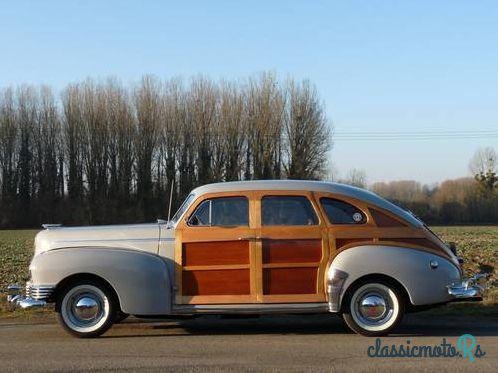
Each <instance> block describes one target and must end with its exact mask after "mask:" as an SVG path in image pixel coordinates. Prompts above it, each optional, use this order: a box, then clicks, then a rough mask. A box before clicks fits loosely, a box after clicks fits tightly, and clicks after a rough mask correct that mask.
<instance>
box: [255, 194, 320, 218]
mask: <svg viewBox="0 0 498 373" xmlns="http://www.w3.org/2000/svg"><path fill="white" fill-rule="evenodd" d="M261 219H262V224H263V225H316V224H318V218H317V217H316V214H315V211H314V210H313V206H312V205H311V202H310V201H309V199H308V198H306V197H304V196H266V197H263V198H262V199H261Z"/></svg>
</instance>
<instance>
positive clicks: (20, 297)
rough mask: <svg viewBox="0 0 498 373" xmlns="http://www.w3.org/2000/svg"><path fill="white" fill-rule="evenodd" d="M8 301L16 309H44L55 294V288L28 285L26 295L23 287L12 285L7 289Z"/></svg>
mask: <svg viewBox="0 0 498 373" xmlns="http://www.w3.org/2000/svg"><path fill="white" fill-rule="evenodd" d="M7 291H8V295H7V301H8V302H9V303H10V304H11V305H12V306H14V307H16V306H18V307H21V308H33V307H43V306H45V305H46V304H47V301H48V300H49V299H50V297H51V296H52V294H53V292H54V287H53V286H35V285H32V284H31V283H29V282H28V283H27V284H26V287H25V293H24V294H23V287H22V286H19V285H10V286H9V287H8V288H7Z"/></svg>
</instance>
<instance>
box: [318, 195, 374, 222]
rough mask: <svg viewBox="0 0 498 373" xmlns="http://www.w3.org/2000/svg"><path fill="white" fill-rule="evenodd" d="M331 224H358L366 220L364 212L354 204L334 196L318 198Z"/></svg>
mask: <svg viewBox="0 0 498 373" xmlns="http://www.w3.org/2000/svg"><path fill="white" fill-rule="evenodd" d="M320 203H321V204H322V207H323V209H324V210H325V214H326V215H327V218H328V219H329V222H330V223H331V224H350V225H359V224H365V223H366V222H367V217H366V216H365V214H364V213H363V212H362V211H361V210H360V209H359V208H358V207H356V206H354V205H352V204H350V203H347V202H344V201H341V200H339V199H335V198H320Z"/></svg>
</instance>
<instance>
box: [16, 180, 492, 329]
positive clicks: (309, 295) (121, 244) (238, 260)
mask: <svg viewBox="0 0 498 373" xmlns="http://www.w3.org/2000/svg"><path fill="white" fill-rule="evenodd" d="M45 228H46V229H45V230H43V231H41V232H40V233H38V235H37V236H36V240H35V253H34V257H33V260H32V262H31V265H30V267H29V269H30V275H31V279H30V281H29V282H28V283H27V284H26V294H24V295H22V294H20V290H21V288H20V287H19V286H11V287H10V288H9V290H10V292H11V294H10V295H9V300H10V301H11V302H12V303H13V304H15V305H18V306H20V307H23V308H28V307H39V306H45V305H47V304H54V305H55V310H56V311H57V312H58V315H59V320H60V322H61V324H62V326H63V327H64V328H65V329H66V330H68V331H69V332H70V333H72V334H74V335H76V336H79V337H94V336H98V335H101V334H102V333H104V332H105V331H106V330H107V329H108V328H109V327H111V325H112V324H113V323H116V322H119V321H121V320H123V319H124V318H126V317H127V315H129V314H131V315H135V316H137V317H140V316H147V317H150V316H158V317H159V316H167V315H185V314H197V313H210V314H267V313H317V312H330V313H338V314H342V316H343V317H344V319H345V321H346V323H347V324H348V326H349V327H350V328H351V329H352V330H354V331H355V332H357V333H360V334H363V335H370V336H374V335H375V336H376V335H385V334H387V333H389V332H390V331H391V330H392V329H393V328H395V327H396V325H397V324H398V323H399V322H400V320H401V318H402V316H403V314H404V313H405V312H407V311H413V310H417V309H419V308H422V307H423V308H427V306H429V305H438V304H443V303H448V302H451V301H461V300H480V299H482V298H481V297H482V292H483V286H482V285H481V284H480V282H481V281H480V280H479V278H481V277H482V276H481V275H476V276H473V277H471V278H463V277H462V270H461V267H460V263H459V258H458V257H457V256H456V249H455V247H454V245H447V244H445V243H444V242H442V241H441V240H440V239H439V238H438V237H437V236H436V235H435V234H434V233H433V232H431V230H430V229H429V228H428V227H427V226H425V225H424V223H422V222H421V221H420V220H419V219H418V218H417V217H415V216H414V215H413V214H411V213H410V212H408V211H405V210H403V209H402V208H400V207H398V206H396V205H394V204H392V203H390V202H388V201H386V200H384V199H382V198H380V197H379V196H377V195H375V194H373V193H371V192H368V191H366V190H363V189H359V188H355V187H351V186H347V185H342V184H337V183H329V182H314V181H291V180H287V181H246V182H227V183H219V184H211V185H205V186H202V187H199V188H197V189H195V190H193V191H192V192H191V194H190V195H189V196H188V197H187V198H186V200H185V202H184V203H183V204H182V205H181V207H180V208H179V210H178V212H177V213H176V214H175V215H174V217H173V218H172V219H171V221H158V222H157V223H154V224H140V225H122V226H95V227H75V228H71V227H61V226H59V225H46V226H45Z"/></svg>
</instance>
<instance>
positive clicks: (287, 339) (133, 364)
mask: <svg viewBox="0 0 498 373" xmlns="http://www.w3.org/2000/svg"><path fill="white" fill-rule="evenodd" d="M410 316H411V315H409V317H408V318H407V319H405V321H404V323H403V324H402V325H401V326H400V328H399V330H398V331H397V333H396V334H395V335H393V336H390V337H388V338H382V339H381V346H384V345H389V346H390V345H392V344H396V345H399V344H407V341H408V340H409V341H410V345H411V346H414V345H429V346H434V345H439V344H441V343H442V342H443V338H446V342H447V343H452V345H453V346H455V347H456V346H457V340H458V338H459V336H460V335H462V334H465V333H470V334H473V335H474V336H475V339H476V342H477V344H479V345H480V346H481V350H482V351H484V352H485V353H486V354H485V355H484V356H483V357H481V358H479V359H477V358H476V359H475V361H474V362H470V361H469V360H468V359H464V358H461V357H454V358H449V357H446V358H442V357H439V358H435V357H432V358H399V357H398V358H384V357H375V358H372V357H368V355H367V352H368V348H369V346H372V345H375V339H372V338H366V337H361V336H358V335H355V334H352V333H350V332H349V331H348V330H347V329H346V327H345V326H344V324H343V323H342V320H341V319H340V318H338V317H335V316H328V315H319V316H310V315H301V316H285V317H282V316H281V317H264V318H253V319H251V318H249V319H220V318H217V317H202V318H197V319H189V320H164V321H152V322H151V321H148V322H142V321H139V320H136V319H131V320H128V321H127V322H125V323H123V324H120V325H116V326H114V327H113V328H112V329H111V330H110V331H109V332H108V333H107V334H105V335H104V336H103V337H101V338H98V339H90V340H88V339H87V340H85V339H76V338H73V337H71V336H69V335H67V334H66V333H65V332H64V331H63V330H62V329H61V328H60V327H59V325H57V324H56V323H54V321H53V320H46V321H43V322H35V323H24V322H16V321H1V322H0V371H22V372H26V371H69V370H71V371H87V370H92V371H110V370H120V371H123V370H129V371H135V370H146V371H170V370H183V371H206V370H210V371H220V370H222V371H228V370H230V371H233V370H237V371H241V370H242V371H247V370H250V371H254V370H272V371H303V370H305V371H308V370H318V371H345V370H346V371H350V370H359V371H377V370H383V371H404V370H409V371H417V372H420V371H436V370H438V371H452V372H456V371H470V370H472V371H474V372H478V371H489V372H491V371H495V372H496V371H497V370H498V343H497V342H498V319H497V318H486V319H476V320H469V319H468V318H465V317H460V318H456V319H455V318H453V319H449V318H447V317H441V318H422V319H421V318H419V317H417V316H415V317H414V316H411V317H410ZM469 343H470V342H469ZM371 351H373V350H371Z"/></svg>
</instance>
